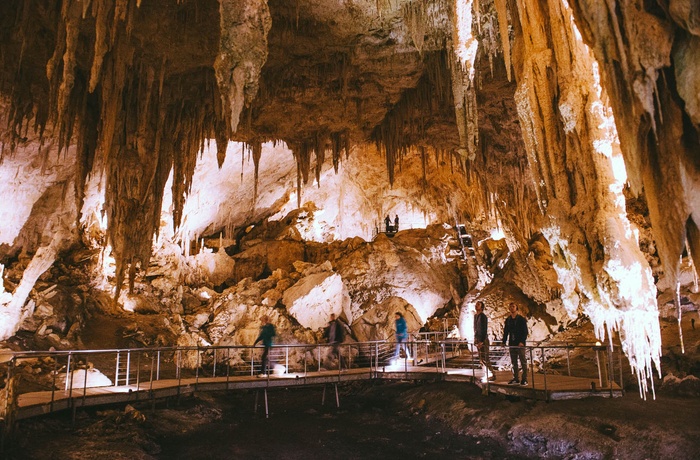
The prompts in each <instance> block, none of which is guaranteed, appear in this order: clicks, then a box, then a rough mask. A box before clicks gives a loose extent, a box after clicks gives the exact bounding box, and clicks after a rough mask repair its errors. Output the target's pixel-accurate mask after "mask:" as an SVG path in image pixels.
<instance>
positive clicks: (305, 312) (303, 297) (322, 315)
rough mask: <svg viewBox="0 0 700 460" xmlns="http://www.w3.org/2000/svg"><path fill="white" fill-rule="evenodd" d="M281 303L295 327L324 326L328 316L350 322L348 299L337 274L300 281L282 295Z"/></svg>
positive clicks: (346, 291) (321, 274)
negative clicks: (343, 317) (295, 323)
mask: <svg viewBox="0 0 700 460" xmlns="http://www.w3.org/2000/svg"><path fill="white" fill-rule="evenodd" d="M282 302H283V303H284V305H285V306H286V307H287V312H289V314H290V315H291V316H293V317H294V318H295V319H296V320H297V321H299V324H301V325H302V326H304V327H308V328H310V329H318V328H320V327H323V326H325V325H326V324H327V323H328V319H329V317H330V315H331V313H334V314H335V315H337V316H341V315H344V316H345V317H346V319H347V320H348V322H350V321H352V316H351V313H350V296H349V295H348V290H347V288H346V287H345V284H344V283H343V279H342V278H341V277H340V275H338V274H337V273H332V272H321V273H314V274H313V275H309V276H306V277H304V278H302V279H300V280H299V281H298V282H297V283H296V284H295V285H294V286H292V287H291V288H289V289H287V290H286V291H285V292H284V296H283V297H282Z"/></svg>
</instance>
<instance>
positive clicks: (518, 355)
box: [503, 302, 527, 385]
mask: <svg viewBox="0 0 700 460" xmlns="http://www.w3.org/2000/svg"><path fill="white" fill-rule="evenodd" d="M508 310H509V311H510V315H509V316H508V317H507V318H506V324H505V327H504V328H503V344H504V345H508V347H509V350H510V362H511V363H512V364H513V380H511V381H510V382H508V384H509V385H517V384H518V383H520V385H527V357H526V356H525V342H526V341H527V321H526V320H525V318H524V317H522V316H521V315H519V314H518V307H517V306H516V305H515V303H513V302H511V303H510V304H509V305H508ZM506 339H508V342H506ZM518 360H520V364H521V365H522V369H523V375H522V378H521V379H520V380H518V374H519V372H518Z"/></svg>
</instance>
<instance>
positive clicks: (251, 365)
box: [249, 348, 257, 407]
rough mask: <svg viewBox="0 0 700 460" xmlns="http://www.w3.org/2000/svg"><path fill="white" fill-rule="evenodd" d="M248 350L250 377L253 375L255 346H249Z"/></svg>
mask: <svg viewBox="0 0 700 460" xmlns="http://www.w3.org/2000/svg"><path fill="white" fill-rule="evenodd" d="M249 350H250V376H251V377H252V376H254V375H255V348H249ZM256 397H257V396H256ZM256 407H257V406H256Z"/></svg>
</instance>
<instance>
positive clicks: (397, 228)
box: [394, 214, 399, 232]
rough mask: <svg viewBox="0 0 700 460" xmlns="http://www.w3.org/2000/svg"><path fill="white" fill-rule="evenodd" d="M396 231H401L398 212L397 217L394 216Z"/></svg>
mask: <svg viewBox="0 0 700 460" xmlns="http://www.w3.org/2000/svg"><path fill="white" fill-rule="evenodd" d="M394 231H395V232H398V231H399V215H398V214H396V217H394Z"/></svg>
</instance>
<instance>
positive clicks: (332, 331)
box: [323, 313, 347, 369]
mask: <svg viewBox="0 0 700 460" xmlns="http://www.w3.org/2000/svg"><path fill="white" fill-rule="evenodd" d="M323 336H324V337H325V338H326V339H327V340H328V343H330V344H331V354H332V355H333V356H335V357H336V358H337V359H338V369H342V368H343V355H342V353H341V352H340V344H341V343H343V339H345V330H343V325H342V324H341V323H340V321H339V320H338V319H336V317H335V313H331V320H330V321H328V326H326V330H325V331H323ZM346 367H347V366H346Z"/></svg>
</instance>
